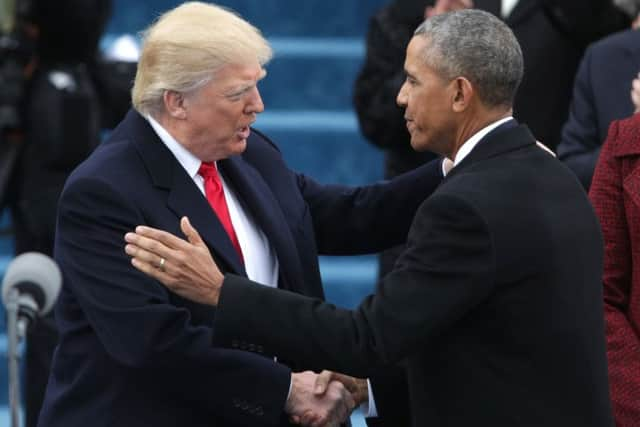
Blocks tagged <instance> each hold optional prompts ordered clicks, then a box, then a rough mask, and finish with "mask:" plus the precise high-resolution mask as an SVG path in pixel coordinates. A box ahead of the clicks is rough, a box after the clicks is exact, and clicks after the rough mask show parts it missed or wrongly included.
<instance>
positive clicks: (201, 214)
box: [127, 112, 246, 276]
mask: <svg viewBox="0 0 640 427" xmlns="http://www.w3.org/2000/svg"><path fill="white" fill-rule="evenodd" d="M127 120H129V121H130V122H131V124H132V129H133V130H134V133H133V139H134V143H135V146H136V148H137V150H138V152H139V153H140V156H141V158H142V162H143V163H144V164H145V167H146V169H147V171H148V172H149V175H150V176H151V180H152V182H153V184H154V185H155V186H156V187H157V188H161V189H163V190H165V191H168V195H167V207H168V208H169V209H170V210H171V211H172V212H174V213H175V214H176V221H179V219H180V218H182V217H183V216H187V217H188V218H189V220H190V221H191V224H192V225H193V226H194V227H195V228H196V230H198V233H200V236H201V237H202V239H203V240H204V241H205V243H206V244H207V245H208V247H209V250H211V251H212V252H214V253H215V255H216V256H217V257H218V258H219V259H221V260H223V261H224V262H225V263H226V264H227V266H228V267H229V269H230V270H232V271H233V272H234V273H236V274H242V275H245V276H246V272H245V269H244V266H243V265H242V262H241V260H240V258H239V256H238V253H237V252H236V250H235V249H234V247H233V244H232V243H231V240H230V239H229V236H228V235H227V232H226V231H225V229H224V227H223V226H222V224H221V223H220V221H219V220H218V217H217V216H216V215H215V213H214V212H213V209H211V206H210V205H209V203H208V202H207V199H206V198H205V196H204V195H203V194H202V193H201V192H200V190H199V189H198V187H197V186H196V184H195V183H194V182H193V179H191V177H190V176H189V175H188V174H187V172H186V171H185V170H184V168H183V167H182V166H181V165H180V163H179V162H178V161H177V160H176V158H175V157H174V156H173V154H172V153H171V151H170V150H169V149H168V148H167V147H166V146H165V145H164V144H163V143H162V141H161V140H160V138H159V137H158V136H157V135H156V133H155V132H154V131H153V129H152V128H151V126H150V125H149V123H148V122H147V121H146V120H145V119H144V118H143V117H142V116H140V115H139V114H138V113H135V112H133V113H129V115H128V116H127Z"/></svg>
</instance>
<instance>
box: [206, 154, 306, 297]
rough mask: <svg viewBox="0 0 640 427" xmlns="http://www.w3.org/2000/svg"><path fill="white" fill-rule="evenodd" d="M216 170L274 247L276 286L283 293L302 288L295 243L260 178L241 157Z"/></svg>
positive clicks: (233, 158)
mask: <svg viewBox="0 0 640 427" xmlns="http://www.w3.org/2000/svg"><path fill="white" fill-rule="evenodd" d="M218 166H219V167H220V170H221V171H222V173H223V174H224V176H225V178H228V179H229V181H231V183H232V184H233V187H234V190H235V191H236V194H237V195H238V196H239V197H238V198H239V200H240V201H241V203H242V204H243V207H244V208H246V209H248V210H249V212H250V213H251V217H252V218H253V219H254V221H255V222H256V224H257V225H258V226H259V227H260V229H261V230H262V231H263V232H264V234H265V235H266V236H267V239H268V240H269V243H270V244H271V245H272V246H273V249H274V250H275V252H276V255H277V257H278V263H279V265H280V281H279V284H278V286H279V287H281V288H285V289H299V288H300V287H301V286H304V283H302V282H303V275H302V268H301V264H300V259H299V257H298V252H297V246H296V242H295V240H294V238H293V235H292V234H291V230H290V229H289V225H288V222H287V220H286V218H285V216H284V213H283V211H282V208H281V207H280V204H279V203H278V201H277V200H276V198H275V196H274V195H273V193H272V192H271V189H270V188H269V187H268V186H267V183H266V182H265V181H264V179H263V178H262V176H261V175H260V174H259V173H258V171H256V170H255V169H254V168H253V167H252V166H251V165H249V164H248V163H247V162H245V161H244V160H243V159H241V158H240V157H232V158H229V159H226V160H223V161H220V162H218Z"/></svg>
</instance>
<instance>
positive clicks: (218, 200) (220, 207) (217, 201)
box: [198, 162, 244, 262]
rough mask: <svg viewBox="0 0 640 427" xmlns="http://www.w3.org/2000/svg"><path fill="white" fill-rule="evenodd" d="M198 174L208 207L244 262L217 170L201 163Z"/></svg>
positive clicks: (208, 164) (210, 163)
mask: <svg viewBox="0 0 640 427" xmlns="http://www.w3.org/2000/svg"><path fill="white" fill-rule="evenodd" d="M198 174H199V175H200V176H201V177H202V178H203V179H204V194H205V196H206V197H207V201H208V202H209V205H210V206H211V208H212V209H213V211H214V212H215V214H216V216H217V217H218V220H219V221H220V224H222V227H223V228H224V230H225V231H226V232H227V235H228V236H229V239H230V240H231V243H232V244H233V247H234V248H235V250H236V252H238V255H239V257H240V260H241V261H243V262H244V259H243V256H242V248H241V247H240V242H239V241H238V236H237V235H236V231H235V230H234V228H233V223H232V222H231V215H229V207H228V206H227V202H226V200H225V197H224V188H223V187H222V180H221V179H220V175H219V174H218V169H216V165H215V163H213V162H202V164H201V165H200V169H198Z"/></svg>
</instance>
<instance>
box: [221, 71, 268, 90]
mask: <svg viewBox="0 0 640 427" xmlns="http://www.w3.org/2000/svg"><path fill="white" fill-rule="evenodd" d="M266 76H267V70H265V69H264V68H263V69H262V70H261V71H260V75H259V76H258V78H257V79H256V81H255V82H253V81H251V82H245V83H240V84H238V85H237V86H233V87H230V88H229V89H228V90H227V93H228V94H236V93H240V92H244V91H245V90H248V89H251V88H252V87H254V86H255V85H256V83H257V82H258V81H260V80H262V79H264V78H265V77H266Z"/></svg>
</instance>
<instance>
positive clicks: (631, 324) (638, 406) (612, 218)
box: [589, 114, 640, 427]
mask: <svg viewBox="0 0 640 427" xmlns="http://www.w3.org/2000/svg"><path fill="white" fill-rule="evenodd" d="M589 196H590V198H591V201H592V203H593V206H594V207H595V210H596V213H597V214H598V217H599V218H600V222H601V225H602V232H603V234H604V242H605V262H604V278H603V282H604V302H605V317H606V326H607V354H608V359H609V381H610V384H611V397H612V401H613V410H614V415H615V418H616V423H617V425H618V426H624V427H632V426H634V427H635V426H640V114H636V115H634V116H632V117H630V118H628V119H625V120H621V121H614V122H613V123H612V124H611V127H610V128H609V135H608V137H607V140H606V142H605V144H604V145H603V147H602V153H601V154H600V159H599V161H598V165H597V167H596V170H595V174H594V177H593V183H592V185H591V191H590V192H589Z"/></svg>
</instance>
